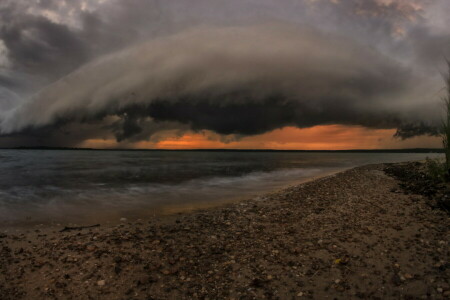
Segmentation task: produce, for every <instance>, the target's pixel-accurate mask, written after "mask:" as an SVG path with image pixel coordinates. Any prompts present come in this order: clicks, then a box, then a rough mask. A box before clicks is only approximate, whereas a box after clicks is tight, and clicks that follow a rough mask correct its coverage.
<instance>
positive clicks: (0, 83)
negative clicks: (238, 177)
mask: <svg viewBox="0 0 450 300" xmlns="http://www.w3.org/2000/svg"><path fill="white" fill-rule="evenodd" d="M449 11H450V1H448V0H226V1H222V0H191V1H182V0H164V1H161V0H127V1H125V0H0V147H18V146H57V147H93V148H157V149H163V148H164V149H185V148H202V149H204V148H238V149H308V150H312V149H338V150H341V149H378V148H414V147H439V146H440V145H441V142H440V139H439V137H438V136H437V133H438V130H437V128H438V126H439V124H440V122H441V119H442V112H443V107H442V97H443V96H444V93H445V89H444V80H443V77H444V76H445V75H446V73H447V71H448V70H447V64H446V58H450V27H449V26H448V25H449V24H450V14H448V12H449Z"/></svg>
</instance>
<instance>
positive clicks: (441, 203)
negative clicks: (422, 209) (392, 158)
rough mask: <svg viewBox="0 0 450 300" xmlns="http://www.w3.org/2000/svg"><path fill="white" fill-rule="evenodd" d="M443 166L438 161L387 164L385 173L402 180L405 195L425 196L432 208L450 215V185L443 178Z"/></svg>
mask: <svg viewBox="0 0 450 300" xmlns="http://www.w3.org/2000/svg"><path fill="white" fill-rule="evenodd" d="M430 166H433V167H430ZM442 166H444V164H443V163H442V162H439V161H436V160H427V161H426V162H409V163H404V164H387V167H386V168H385V172H386V173H387V174H389V175H391V176H393V177H395V178H397V179H399V180H400V184H399V186H400V187H401V188H402V189H403V191H404V192H405V193H407V194H418V195H424V196H425V197H427V199H428V204H429V205H430V206H431V207H433V208H437V209H443V210H445V211H447V213H450V185H449V183H448V181H447V179H445V180H444V178H443V177H442V171H441V170H442ZM438 168H439V169H438Z"/></svg>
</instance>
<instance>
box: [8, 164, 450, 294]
mask: <svg viewBox="0 0 450 300" xmlns="http://www.w3.org/2000/svg"><path fill="white" fill-rule="evenodd" d="M384 167H385V165H384V164H377V165H367V166H362V167H356V168H353V169H348V170H344V171H342V172H338V173H335V174H332V175H326V176H324V177H320V178H318V179H317V178H316V179H314V180H311V181H307V182H304V183H300V184H297V185H294V186H290V187H288V188H285V189H283V190H281V191H276V192H273V193H269V194H266V195H264V199H262V200H261V199H249V200H244V201H238V202H236V203H229V204H225V205H220V206H218V207H213V208H207V209H201V210H198V211H197V210H196V211H193V212H184V213H177V214H173V215H170V216H164V217H161V218H159V217H158V218H154V219H151V220H145V221H144V220H141V221H136V222H122V224H119V225H116V226H100V227H96V228H89V229H83V230H74V231H68V232H59V230H60V229H62V228H61V227H45V228H42V229H35V228H33V230H31V229H29V230H28V232H27V231H26V230H25V231H24V232H18V233H16V232H14V233H7V234H3V233H2V234H0V248H1V250H0V294H1V295H3V296H4V297H5V299H89V298H94V299H128V298H129V299H149V298H151V299H192V298H194V299H206V298H209V299H263V298H267V299H303V298H312V299H324V298H330V299H333V298H334V297H337V298H345V299H358V298H382V299H386V298H399V297H401V298H402V297H403V298H408V297H410V298H412V299H414V298H419V299H420V298H424V297H425V299H445V298H448V297H450V286H449V278H450V277H449V275H450V274H449V273H450V265H449V263H448V261H449V258H450V253H449V250H448V243H449V240H450V234H449V228H450V221H449V218H448V216H447V215H446V213H445V212H442V211H439V210H433V209H431V208H430V207H429V206H428V205H427V203H426V199H425V198H424V197H423V196H420V195H406V194H404V193H402V192H401V191H400V189H399V187H398V181H397V180H396V179H394V178H392V177H390V176H388V175H386V174H385V173H384V171H383V170H384Z"/></svg>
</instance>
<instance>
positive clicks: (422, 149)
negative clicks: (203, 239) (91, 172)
mask: <svg viewBox="0 0 450 300" xmlns="http://www.w3.org/2000/svg"><path fill="white" fill-rule="evenodd" d="M0 150H82V151H86V150H88V151H199V152H200V151H204V152H207V151H210V152H429V153H442V152H444V150H443V149H442V148H395V149H386V148H380V149H335V150H333V149H269V148H267V149H239V148H210V149H209V148H189V149H169V148H166V149H155V148H84V147H81V148H78V147H51V146H32V147H28V146H19V147H0Z"/></svg>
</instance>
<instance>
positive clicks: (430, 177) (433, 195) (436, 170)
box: [385, 61, 450, 213]
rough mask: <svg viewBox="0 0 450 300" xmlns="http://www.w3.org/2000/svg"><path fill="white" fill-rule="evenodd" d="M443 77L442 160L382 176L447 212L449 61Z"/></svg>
mask: <svg viewBox="0 0 450 300" xmlns="http://www.w3.org/2000/svg"><path fill="white" fill-rule="evenodd" d="M447 65H448V74H447V76H445V83H446V86H445V96H444V97H443V99H442V100H443V103H444V109H445V110H444V118H443V121H442V124H441V128H440V129H441V137H442V145H443V153H444V154H445V159H443V160H441V159H427V160H426V162H424V163H421V162H412V163H406V164H396V165H392V164H391V165H388V167H387V168H386V169H385V171H386V173H387V174H389V175H392V176H394V177H396V178H398V179H399V180H400V181H401V183H400V187H401V188H403V190H404V191H405V192H406V193H414V194H420V195H424V196H426V197H427V198H428V200H429V204H430V205H431V206H432V207H435V208H440V209H444V210H446V211H447V212H448V213H449V212H450V61H447Z"/></svg>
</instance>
